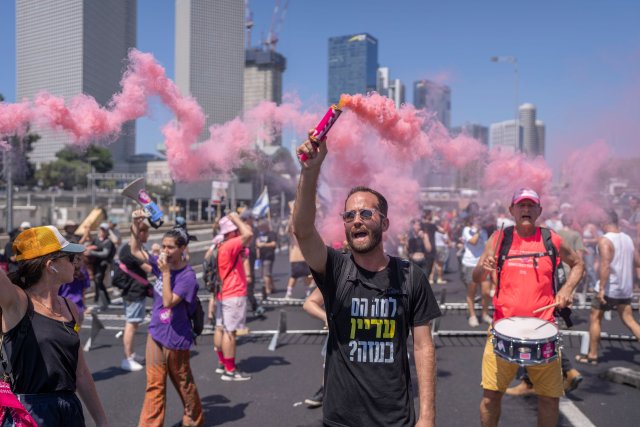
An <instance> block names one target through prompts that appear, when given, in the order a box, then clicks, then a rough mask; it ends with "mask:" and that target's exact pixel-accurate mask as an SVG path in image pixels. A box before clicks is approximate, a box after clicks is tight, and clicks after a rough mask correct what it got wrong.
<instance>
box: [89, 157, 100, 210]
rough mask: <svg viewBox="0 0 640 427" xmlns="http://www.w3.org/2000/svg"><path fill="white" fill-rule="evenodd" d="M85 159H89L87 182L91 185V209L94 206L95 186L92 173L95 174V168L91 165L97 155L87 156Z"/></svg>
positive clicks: (96, 158)
mask: <svg viewBox="0 0 640 427" xmlns="http://www.w3.org/2000/svg"><path fill="white" fill-rule="evenodd" d="M87 160H88V161H89V169H90V171H89V180H90V181H89V184H90V186H91V188H90V190H91V209H93V208H95V207H96V187H95V178H94V176H93V175H94V174H95V169H94V167H93V162H95V161H96V160H98V157H93V156H92V157H87Z"/></svg>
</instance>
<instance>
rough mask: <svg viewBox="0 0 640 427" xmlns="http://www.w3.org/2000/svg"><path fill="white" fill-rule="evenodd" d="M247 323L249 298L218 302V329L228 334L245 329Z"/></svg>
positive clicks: (228, 299)
mask: <svg viewBox="0 0 640 427" xmlns="http://www.w3.org/2000/svg"><path fill="white" fill-rule="evenodd" d="M246 323H247V297H234V298H226V299H223V300H222V301H216V327H219V328H223V329H224V330H225V331H227V332H235V331H237V330H238V329H245V328H246Z"/></svg>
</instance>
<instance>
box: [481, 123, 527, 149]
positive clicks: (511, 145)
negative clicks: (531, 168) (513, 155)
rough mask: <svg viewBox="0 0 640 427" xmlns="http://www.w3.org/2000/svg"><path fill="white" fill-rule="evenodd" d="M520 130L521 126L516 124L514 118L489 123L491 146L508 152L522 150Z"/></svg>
mask: <svg viewBox="0 0 640 427" xmlns="http://www.w3.org/2000/svg"><path fill="white" fill-rule="evenodd" d="M520 132H521V128H520V127H519V126H517V125H516V121H515V120H505V121H503V122H499V123H491V126H489V142H490V145H491V148H500V149H502V150H506V151H510V152H516V151H522V149H521V146H520V141H521V137H520Z"/></svg>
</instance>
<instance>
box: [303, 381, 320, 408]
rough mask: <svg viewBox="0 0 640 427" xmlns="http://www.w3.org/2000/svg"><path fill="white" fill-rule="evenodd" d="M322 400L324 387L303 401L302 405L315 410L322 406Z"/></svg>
mask: <svg viewBox="0 0 640 427" xmlns="http://www.w3.org/2000/svg"><path fill="white" fill-rule="evenodd" d="M323 398H324V386H320V389H318V391H317V392H316V394H314V395H313V396H311V397H309V398H307V399H305V400H304V404H305V405H307V407H309V408H317V407H320V406H322V399H323Z"/></svg>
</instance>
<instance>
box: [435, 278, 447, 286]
mask: <svg viewBox="0 0 640 427" xmlns="http://www.w3.org/2000/svg"><path fill="white" fill-rule="evenodd" d="M436 283H437V284H438V285H446V284H447V281H446V280H443V279H438V281H437V282H436Z"/></svg>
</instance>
